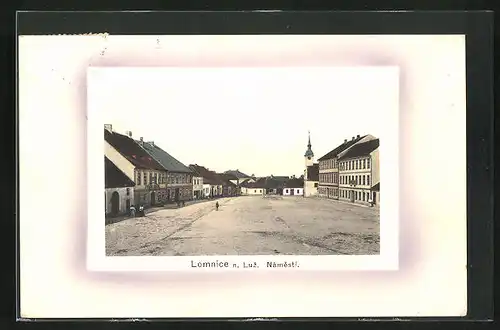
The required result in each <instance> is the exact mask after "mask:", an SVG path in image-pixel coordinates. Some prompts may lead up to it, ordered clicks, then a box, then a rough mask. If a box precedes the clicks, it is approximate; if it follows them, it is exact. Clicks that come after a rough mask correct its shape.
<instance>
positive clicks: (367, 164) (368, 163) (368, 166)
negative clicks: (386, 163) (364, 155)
mask: <svg viewBox="0 0 500 330" xmlns="http://www.w3.org/2000/svg"><path fill="white" fill-rule="evenodd" d="M366 168H370V158H368V159H367V160H366Z"/></svg>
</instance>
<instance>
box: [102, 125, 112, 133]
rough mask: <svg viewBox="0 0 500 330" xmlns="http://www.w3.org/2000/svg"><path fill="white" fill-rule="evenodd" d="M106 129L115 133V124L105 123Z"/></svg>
mask: <svg viewBox="0 0 500 330" xmlns="http://www.w3.org/2000/svg"><path fill="white" fill-rule="evenodd" d="M104 129H105V130H107V131H108V132H110V133H113V125H111V124H104Z"/></svg>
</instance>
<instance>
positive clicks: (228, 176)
mask: <svg viewBox="0 0 500 330" xmlns="http://www.w3.org/2000/svg"><path fill="white" fill-rule="evenodd" d="M217 175H218V176H220V177H221V178H223V179H224V180H227V181H229V180H238V178H237V177H236V176H235V175H232V174H229V173H226V172H224V173H217Z"/></svg>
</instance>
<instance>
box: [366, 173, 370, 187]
mask: <svg viewBox="0 0 500 330" xmlns="http://www.w3.org/2000/svg"><path fill="white" fill-rule="evenodd" d="M366 184H367V185H370V176H369V175H367V176H366Z"/></svg>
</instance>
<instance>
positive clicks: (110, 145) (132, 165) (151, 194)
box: [104, 125, 167, 207]
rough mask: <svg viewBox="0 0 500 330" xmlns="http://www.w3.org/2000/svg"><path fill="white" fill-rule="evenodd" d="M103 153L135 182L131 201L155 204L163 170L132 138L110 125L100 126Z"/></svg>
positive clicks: (163, 174) (162, 181)
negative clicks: (102, 130)
mask: <svg viewBox="0 0 500 330" xmlns="http://www.w3.org/2000/svg"><path fill="white" fill-rule="evenodd" d="M104 147H105V149H104V154H105V156H106V157H107V158H108V159H109V160H110V161H111V162H112V163H113V164H115V165H116V166H117V167H118V168H119V169H120V171H122V172H123V173H124V174H125V175H126V176H127V177H128V178H129V179H130V180H132V181H133V182H134V184H135V186H134V202H135V204H137V205H144V206H145V207H148V206H153V205H156V204H157V196H158V193H159V192H160V191H161V189H162V188H164V187H165V185H166V184H165V182H164V180H165V178H166V174H167V173H166V170H165V169H164V168H163V167H162V166H161V164H159V163H158V162H157V161H156V160H155V159H153V158H152V157H151V155H149V154H148V153H147V152H146V151H145V150H144V149H143V148H141V147H140V146H139V145H138V144H137V143H136V142H135V141H134V140H133V139H132V133H131V132H127V134H126V135H123V134H119V133H117V132H114V131H113V129H112V126H111V125H105V129H104Z"/></svg>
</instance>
